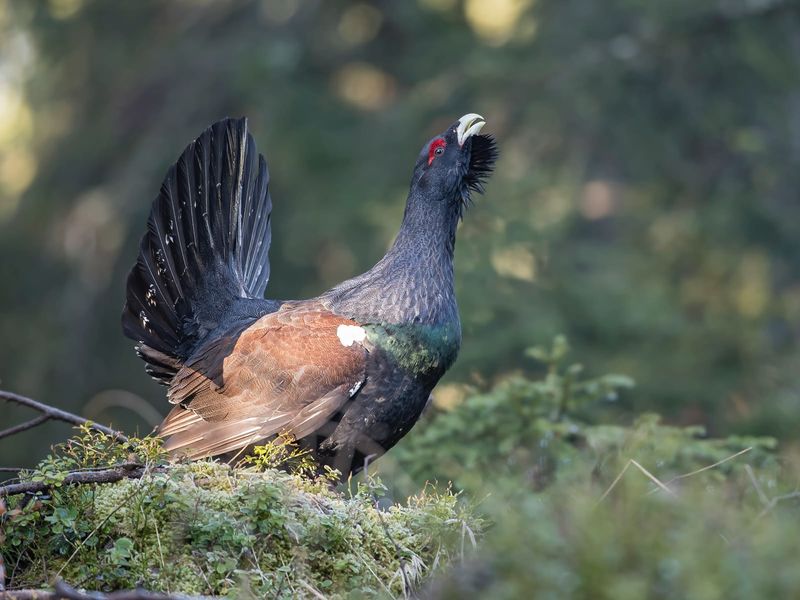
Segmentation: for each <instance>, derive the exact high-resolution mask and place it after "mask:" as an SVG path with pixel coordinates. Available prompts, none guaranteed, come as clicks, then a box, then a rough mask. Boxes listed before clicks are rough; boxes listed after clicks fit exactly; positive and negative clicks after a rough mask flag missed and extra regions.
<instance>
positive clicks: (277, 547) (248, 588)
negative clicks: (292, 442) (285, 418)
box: [0, 433, 479, 598]
mask: <svg viewBox="0 0 800 600" xmlns="http://www.w3.org/2000/svg"><path fill="white" fill-rule="evenodd" d="M131 458H136V459H137V460H144V461H145V462H147V463H148V464H149V470H148V471H147V472H146V474H145V475H144V476H143V477H142V478H140V479H125V480H122V481H120V482H118V483H114V484H104V485H81V486H57V485H56V487H54V488H53V491H52V494H51V495H50V497H49V498H44V499H42V500H39V501H36V502H32V503H29V504H28V505H27V506H25V507H22V506H21V505H19V500H16V501H12V503H11V505H10V506H8V509H9V511H8V513H7V514H6V517H5V518H4V520H3V524H2V529H1V530H0V540H1V541H2V545H0V547H2V554H3V555H4V557H5V561H6V565H7V568H8V571H9V576H10V577H11V578H12V581H11V585H12V586H13V587H15V588H22V587H28V588H30V587H34V588H35V587H46V586H47V585H48V584H49V583H51V582H52V581H53V580H54V579H55V578H57V577H60V578H63V579H65V580H66V581H68V582H70V583H71V584H73V585H76V586H80V587H84V588H86V589H91V590H101V591H102V590H105V591H109V590H116V589H126V588H134V587H137V586H142V587H144V588H146V589H149V590H157V591H163V592H171V593H183V594H193V595H206V594H208V595H211V594H215V595H216V594H233V595H235V596H237V597H255V598H263V597H274V598H302V597H319V596H320V595H322V596H325V597H332V598H335V597H342V596H352V595H356V596H366V597H372V596H385V597H390V596H402V595H403V592H404V586H405V585H406V584H407V583H408V584H410V585H411V586H416V585H418V584H419V583H420V582H421V580H422V579H423V578H424V577H427V576H428V575H430V573H431V572H432V571H433V570H434V569H436V568H439V567H441V566H443V565H446V564H448V563H449V562H451V560H452V559H453V558H454V557H456V556H458V555H460V552H461V539H462V536H463V535H464V532H465V530H467V529H468V530H470V531H472V530H477V529H479V524H478V523H477V521H476V520H474V519H473V518H472V517H471V516H469V515H468V514H466V513H465V511H464V510H463V507H462V506H461V504H460V503H459V502H458V500H457V498H456V496H455V495H454V494H452V493H450V492H449V491H445V492H442V493H439V492H436V491H434V490H432V489H426V490H425V491H423V492H422V493H420V494H419V495H417V496H415V497H413V498H410V499H409V500H408V502H406V503H405V504H404V505H395V506H391V507H390V508H388V509H386V510H378V508H376V500H375V498H376V492H379V491H380V489H381V488H380V484H379V483H377V482H375V481H371V482H369V483H362V484H361V485H359V486H356V488H357V489H356V490H355V491H354V492H353V493H340V492H336V491H332V490H331V488H330V481H328V480H325V479H324V478H323V479H316V480H314V479H309V478H308V477H307V476H303V475H302V474H298V473H294V474H292V473H287V472H284V471H281V470H277V469H274V468H269V465H265V463H266V462H269V461H266V460H265V458H270V457H265V456H264V455H262V456H261V457H260V459H257V460H256V461H254V462H252V463H251V464H250V465H248V466H244V467H238V468H233V467H231V466H229V465H227V464H221V463H218V462H211V461H200V462H194V463H187V464H175V465H165V464H164V460H163V457H161V456H160V455H159V452H158V449H157V445H156V444H155V443H153V442H150V441H145V442H144V443H142V442H133V443H131V444H128V445H126V446H123V447H118V448H115V447H114V445H113V443H111V442H110V440H108V439H106V438H105V437H104V436H98V435H96V434H89V433H84V435H83V436H81V437H77V438H75V439H73V440H70V442H68V443H67V444H65V445H64V446H63V447H62V448H61V449H60V450H59V452H58V453H57V455H56V456H54V457H52V458H50V459H48V460H47V461H45V462H44V463H42V465H40V468H39V470H37V471H36V472H34V473H31V474H29V475H28V476H27V477H28V478H30V479H44V480H49V481H52V482H57V481H58V480H59V479H60V478H63V473H65V472H66V471H68V470H74V469H76V468H89V467H97V466H102V465H103V464H109V463H113V462H115V461H120V460H126V459H127V460H130V459H131ZM265 467H266V468H265ZM401 562H402V567H401ZM403 571H405V576H404V575H403Z"/></svg>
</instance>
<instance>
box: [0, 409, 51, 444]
mask: <svg viewBox="0 0 800 600" xmlns="http://www.w3.org/2000/svg"><path fill="white" fill-rule="evenodd" d="M49 420H50V417H48V416H46V415H41V416H39V417H36V418H35V419H31V420H30V421H25V422H24V423H20V424H19V425H14V427H9V428H8V429H4V430H3V431H0V439H3V438H4V437H9V436H11V435H14V434H15V433H20V432H21V431H27V430H28V429H33V428H34V427H36V426H37V425H41V424H42V423H44V422H45V421H49Z"/></svg>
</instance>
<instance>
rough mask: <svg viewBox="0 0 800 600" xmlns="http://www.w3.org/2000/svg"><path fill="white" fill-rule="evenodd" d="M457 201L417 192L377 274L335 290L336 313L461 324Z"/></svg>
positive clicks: (373, 318) (388, 320)
mask: <svg viewBox="0 0 800 600" xmlns="http://www.w3.org/2000/svg"><path fill="white" fill-rule="evenodd" d="M451 202H452V201H451V200H449V199H441V200H440V199H435V198H426V197H424V196H422V195H421V194H417V195H415V192H414V190H412V192H411V194H410V195H409V199H408V203H407V205H406V211H405V214H404V215H403V223H402V225H401V227H400V232H399V233H398V234H397V238H395V241H394V243H393V244H392V246H391V248H390V249H389V251H388V252H387V253H386V255H385V256H384V257H383V258H382V259H381V260H380V261H379V262H378V263H377V264H376V265H375V266H374V267H373V268H372V269H370V270H369V271H367V272H366V273H364V274H363V275H361V276H359V277H356V278H354V279H351V280H349V281H346V282H344V283H343V284H341V285H340V286H337V288H334V290H332V291H331V293H332V294H333V296H332V299H333V300H334V305H333V308H335V309H336V308H340V307H341V308H346V309H347V310H349V311H350V312H351V315H352V317H353V318H355V319H357V320H369V321H373V322H384V323H407V322H416V323H423V324H442V323H445V322H451V321H457V320H458V309H457V307H456V302H455V293H454V289H453V252H454V248H455V237H456V227H457V225H458V214H457V211H455V210H454V209H453V207H452V204H451ZM336 305H338V306H336Z"/></svg>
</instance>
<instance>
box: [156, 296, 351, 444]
mask: <svg viewBox="0 0 800 600" xmlns="http://www.w3.org/2000/svg"><path fill="white" fill-rule="evenodd" d="M340 325H350V326H353V325H356V326H357V325H358V324H357V323H355V322H353V321H351V320H350V319H346V318H344V317H340V316H338V315H335V314H333V313H331V312H330V311H328V310H326V309H324V308H322V307H321V306H319V305H317V304H310V305H309V304H302V303H301V304H293V305H290V304H286V305H284V306H283V307H281V309H280V310H279V311H277V312H274V313H270V314H268V315H265V316H263V317H261V318H260V319H258V320H257V321H255V322H254V323H252V324H250V325H249V326H247V327H243V328H239V329H234V330H232V331H230V332H228V333H227V334H225V335H223V336H221V337H218V338H217V339H215V340H214V342H213V343H210V344H207V345H205V346H204V347H202V348H200V349H199V350H198V352H196V353H195V355H194V356H193V357H191V358H190V359H189V361H187V363H186V365H185V366H184V367H183V368H181V370H180V371H179V372H178V373H177V375H176V376H175V378H174V380H173V381H172V383H171V385H170V389H169V394H168V395H169V400H170V402H172V403H174V404H177V405H178V406H176V407H175V408H174V409H173V410H172V412H171V413H170V414H169V415H168V416H167V418H166V419H165V420H164V423H162V425H161V427H160V428H159V435H161V436H162V437H166V438H167V439H166V441H165V447H166V448H167V449H168V450H170V451H172V452H176V453H180V454H184V455H187V456H189V457H191V458H200V457H204V456H214V455H217V454H222V453H225V452H230V451H233V450H237V449H240V448H243V447H245V446H248V445H250V444H253V443H255V442H257V441H259V440H263V439H265V438H268V437H271V436H274V435H278V434H289V435H292V436H294V437H295V438H296V439H300V438H303V437H306V436H308V435H311V434H313V433H314V432H316V431H318V430H320V429H321V428H323V427H324V426H325V424H326V423H327V422H328V421H329V420H330V419H331V418H332V417H333V416H334V415H335V414H336V413H337V412H339V411H340V410H341V409H342V408H343V407H344V405H345V404H346V403H347V401H348V400H349V399H350V398H351V397H352V396H354V395H355V394H356V393H357V392H358V389H359V388H360V387H361V385H363V382H364V380H365V377H366V375H365V372H366V356H367V349H366V348H365V346H364V345H362V344H358V343H355V344H352V345H350V346H344V345H343V344H342V342H341V341H340V339H339V337H338V335H337V329H338V327H339V326H340Z"/></svg>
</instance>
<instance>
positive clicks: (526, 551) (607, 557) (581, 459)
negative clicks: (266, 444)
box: [392, 338, 800, 600]
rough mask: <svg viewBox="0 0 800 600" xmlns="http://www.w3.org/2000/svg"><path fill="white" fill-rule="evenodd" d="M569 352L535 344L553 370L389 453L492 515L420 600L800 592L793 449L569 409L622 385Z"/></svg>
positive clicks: (494, 392)
mask: <svg viewBox="0 0 800 600" xmlns="http://www.w3.org/2000/svg"><path fill="white" fill-rule="evenodd" d="M567 350H568V346H567V344H566V341H565V340H564V339H563V338H557V339H556V340H555V342H554V344H553V347H552V348H536V349H532V350H530V351H528V354H529V355H530V356H533V357H535V358H536V359H537V360H541V361H544V362H545V363H546V366H547V370H546V374H545V376H544V377H543V378H542V379H541V380H529V379H526V378H524V377H521V376H515V377H512V378H509V379H508V380H506V381H503V382H501V383H499V384H497V385H496V386H495V387H494V388H492V389H491V390H490V391H488V392H487V393H484V394H477V395H473V396H470V397H468V398H466V399H465V400H464V401H463V403H462V404H461V405H459V406H457V407H455V408H454V409H452V410H451V411H448V412H442V413H439V414H436V415H434V416H433V417H432V418H431V419H430V420H429V421H428V422H427V423H425V424H424V425H422V426H421V427H420V428H421V429H422V431H420V432H419V433H418V434H417V435H414V436H409V438H408V439H407V440H404V441H403V442H402V443H401V444H400V445H399V447H398V449H397V450H398V451H397V452H395V453H393V455H392V456H393V457H394V460H395V461H397V462H396V464H394V465H393V466H392V472H394V473H401V472H403V471H404V470H405V471H406V472H408V473H411V475H412V477H413V478H415V479H417V480H419V479H423V478H439V479H440V480H441V479H444V478H448V479H451V480H452V481H453V482H454V483H455V484H456V486H458V487H461V488H465V489H467V490H469V494H470V495H471V496H474V497H478V498H483V500H482V502H481V503H480V510H481V513H482V514H483V516H484V518H485V519H487V521H488V522H490V523H492V526H491V527H490V528H489V530H488V532H487V534H486V536H485V537H484V538H483V539H482V540H481V542H480V543H479V549H478V552H477V553H476V554H475V555H474V556H472V557H471V559H470V560H469V561H468V562H467V563H466V564H465V565H457V566H455V567H454V569H453V570H452V571H450V572H448V573H447V574H445V575H444V576H443V577H440V578H439V579H437V580H436V581H435V582H434V583H433V584H432V585H431V586H430V587H429V588H428V589H427V591H426V594H424V597H426V598H442V599H444V598H465V597H487V598H509V599H511V598H528V597H533V598H537V599H540V598H541V599H553V600H555V599H559V600H561V599H568V600H573V599H574V600H638V599H639V598H656V599H664V600H666V599H671V598H693V599H702V600H723V599H724V600H731V599H734V600H738V599H741V600H746V599H750V598H789V597H794V596H795V595H796V593H797V589H800V587H799V586H800V574H798V572H797V569H795V567H794V557H796V556H797V552H798V551H800V540H799V539H798V537H797V535H796V523H797V519H798V517H800V494H798V492H797V487H796V485H797V484H796V482H797V477H798V473H800V471H798V469H797V465H798V460H797V457H796V456H794V455H793V454H791V453H786V454H784V455H778V454H776V453H775V452H774V451H773V450H774V448H775V440H773V439H771V438H756V437H738V436H731V437H727V438H719V439H714V438H708V437H706V436H705V432H704V431H703V428H701V427H675V426H669V425H664V424H662V423H661V420H660V418H659V417H658V416H657V415H653V414H644V415H642V416H640V417H639V418H637V419H636V420H635V421H634V422H633V423H632V424H631V425H630V426H627V427H626V426H621V425H607V424H597V423H589V422H587V421H586V420H585V419H583V418H580V417H579V416H578V415H579V414H580V413H581V412H582V411H586V409H587V408H590V407H591V405H592V404H593V403H597V402H603V401H605V399H606V398H607V396H608V395H609V394H613V393H615V392H616V391H617V390H619V389H621V388H627V387H630V385H631V382H630V381H629V380H627V379H626V378H623V377H620V376H616V375H615V376H605V377H599V378H595V379H582V378H581V377H580V369H579V368H576V366H575V365H570V364H569V363H568V362H567ZM415 433H416V432H415ZM455 457H457V459H456V458H455Z"/></svg>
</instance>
